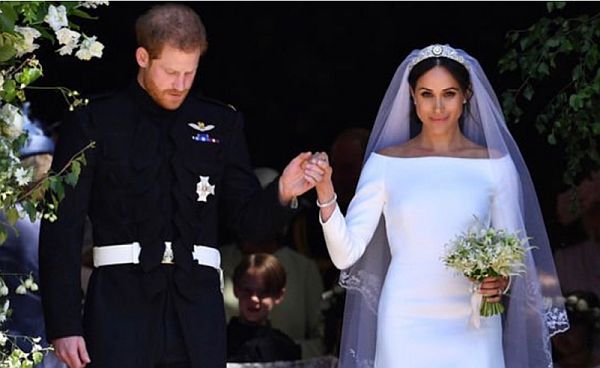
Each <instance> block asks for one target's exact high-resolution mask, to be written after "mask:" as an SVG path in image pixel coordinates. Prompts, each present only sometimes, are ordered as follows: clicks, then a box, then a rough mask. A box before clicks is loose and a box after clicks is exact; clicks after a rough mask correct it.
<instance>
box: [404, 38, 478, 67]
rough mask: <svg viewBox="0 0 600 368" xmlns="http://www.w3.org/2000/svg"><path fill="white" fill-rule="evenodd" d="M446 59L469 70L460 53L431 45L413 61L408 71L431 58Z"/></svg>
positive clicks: (443, 46)
mask: <svg viewBox="0 0 600 368" xmlns="http://www.w3.org/2000/svg"><path fill="white" fill-rule="evenodd" d="M437 57H445V58H448V59H452V60H454V61H457V62H459V63H461V64H462V65H463V66H464V67H465V68H467V69H468V68H469V67H468V65H467V63H466V62H465V58H464V57H462V56H460V55H459V54H458V52H457V51H456V50H455V49H453V48H452V47H450V46H448V45H439V44H435V45H430V46H427V47H425V48H424V49H422V50H421V51H419V53H418V54H417V56H416V57H415V58H414V59H412V61H411V62H410V64H409V65H408V69H412V67H413V66H415V65H417V64H418V63H420V62H421V61H423V60H425V59H429V58H437Z"/></svg>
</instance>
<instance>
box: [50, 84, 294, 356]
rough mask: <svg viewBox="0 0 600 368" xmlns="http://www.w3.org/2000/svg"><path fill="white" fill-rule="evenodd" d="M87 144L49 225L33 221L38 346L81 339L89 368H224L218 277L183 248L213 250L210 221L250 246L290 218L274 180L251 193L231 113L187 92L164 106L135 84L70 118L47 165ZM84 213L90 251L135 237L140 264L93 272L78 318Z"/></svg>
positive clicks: (239, 130) (252, 180) (239, 131)
mask: <svg viewBox="0 0 600 368" xmlns="http://www.w3.org/2000/svg"><path fill="white" fill-rule="evenodd" d="M90 141H95V142H96V147H95V148H93V149H90V150H88V151H86V153H85V155H86V159H87V165H86V166H85V167H84V168H83V169H82V171H81V175H80V178H79V182H78V184H77V186H76V187H75V188H70V189H68V190H67V191H66V196H65V198H64V200H63V201H62V202H61V203H60V206H59V211H58V220H57V221H56V222H53V223H50V222H44V223H43V224H42V230H41V235H40V273H41V291H42V301H43V305H44V311H45V317H46V325H47V336H48V339H55V338H58V337H65V336H72V335H82V336H84V337H85V340H86V344H87V348H88V352H89V353H90V358H91V360H92V364H91V367H97V368H115V367H123V368H127V367H131V368H138V367H140V368H142V367H143V368H146V367H155V365H156V364H157V363H159V362H160V361H159V360H160V359H162V360H163V362H166V363H169V362H170V360H172V361H173V362H177V361H178V359H179V360H180V359H182V357H183V359H184V360H188V361H189V362H190V364H191V367H211V368H212V367H224V366H225V355H226V348H225V341H226V337H225V316H224V310H223V298H222V294H221V291H220V280H219V273H218V272H217V271H216V270H215V269H214V268H211V267H207V266H201V265H199V264H198V263H196V262H195V261H194V259H193V258H192V248H193V246H194V245H204V246H208V247H216V246H217V234H218V228H219V220H223V221H226V223H227V224H228V225H229V228H231V229H233V230H234V231H236V232H237V233H238V234H239V235H240V236H241V237H243V238H246V239H254V240H256V241H260V240H262V239H263V238H264V237H266V236H267V235H268V234H270V233H272V232H274V231H275V230H276V229H277V228H279V227H280V226H281V225H282V224H283V223H284V222H285V221H287V219H289V218H290V217H291V216H292V214H293V211H292V210H291V209H289V208H287V207H283V206H281V205H280V203H279V201H278V194H277V193H278V187H277V181H275V182H274V183H273V184H272V185H270V186H269V187H267V188H266V189H265V190H261V189H260V185H259V183H258V180H257V179H256V177H255V176H254V174H253V171H252V167H251V164H250V160H249V157H248V152H247V147H246V142H245V138H244V132H243V120H242V116H241V114H240V113H239V112H236V111H235V110H233V109H232V108H230V107H228V106H225V105H223V104H220V103H216V102H213V101H209V100H206V99H203V98H200V97H198V96H194V95H192V94H190V95H188V97H187V99H186V100H185V101H184V103H183V104H182V105H181V106H180V107H179V108H178V109H177V110H165V109H162V108H161V107H159V106H158V105H157V104H156V103H155V102H154V101H153V100H152V99H151V97H150V96H149V95H148V94H147V93H146V92H145V90H143V89H142V88H141V87H140V86H139V84H138V83H137V82H133V83H132V84H131V85H130V86H129V87H127V88H126V89H124V90H122V91H120V92H117V93H115V94H113V95H110V96H108V97H105V98H102V99H99V100H97V101H94V102H92V103H90V105H88V106H86V107H85V108H82V109H80V110H76V112H74V113H71V114H70V116H69V117H68V119H66V120H65V123H64V124H63V128H62V130H61V133H60V136H59V142H58V143H59V144H58V146H57V149H56V152H55V156H54V161H53V170H55V171H57V170H59V169H60V168H62V167H63V166H64V165H65V164H66V163H67V162H68V160H69V159H70V158H71V157H72V156H73V154H75V153H76V152H77V151H79V150H80V149H81V148H82V147H84V146H85V145H87V144H88V143H89V142H90ZM207 185H208V187H207ZM210 186H214V188H212V190H207V188H209V189H210V188H211V187H210ZM86 215H89V217H90V219H91V221H92V224H93V232H94V234H93V239H94V245H95V246H106V245H113V244H123V243H132V242H139V243H140V246H141V253H140V256H139V259H140V263H139V264H127V265H109V266H102V267H99V268H96V269H95V270H94V272H93V274H92V276H91V279H90V286H89V288H88V294H87V297H86V302H85V311H84V318H83V323H82V318H81V297H82V295H81V288H80V281H79V280H80V264H81V245H82V237H83V229H84V222H85V217H86ZM165 241H171V242H172V249H173V253H174V257H175V264H174V265H165V264H161V261H162V257H163V252H164V249H165V243H164V242H165ZM178 322H179V323H178ZM179 330H180V331H179ZM165 341H166V343H165ZM183 345H184V346H183ZM165 357H166V358H167V359H166V361H165Z"/></svg>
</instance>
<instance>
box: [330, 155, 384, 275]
mask: <svg viewBox="0 0 600 368" xmlns="http://www.w3.org/2000/svg"><path fill="white" fill-rule="evenodd" d="M384 163H385V160H384V159H382V158H381V157H379V156H378V155H371V157H369V159H368V160H367V162H366V163H365V166H364V167H363V170H362V173H361V176H360V179H359V181H358V185H357V187H356V193H355V195H354V198H353V199H352V201H351V202H350V205H349V207H348V212H347V214H346V218H344V215H343V214H342V213H341V211H340V208H339V207H338V206H337V205H336V208H335V210H334V212H333V214H332V215H331V217H330V218H329V219H328V220H327V222H325V223H324V222H323V221H322V219H321V218H319V221H320V222H321V225H322V227H323V234H324V237H325V242H326V243H327V249H328V251H329V255H330V257H331V260H332V261H333V264H334V265H335V266H336V267H337V268H339V269H346V268H348V267H350V266H352V265H353V264H354V263H355V262H356V261H357V260H358V259H359V258H360V257H361V256H362V255H363V253H364V252H365V249H366V247H367V244H368V243H369V240H371V237H372V236H373V233H374V232H375V229H376V227H377V224H378V223H379V219H380V217H381V213H382V211H383V206H384V202H385V191H384V177H385V166H384Z"/></svg>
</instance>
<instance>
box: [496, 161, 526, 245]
mask: <svg viewBox="0 0 600 368" xmlns="http://www.w3.org/2000/svg"><path fill="white" fill-rule="evenodd" d="M497 161H498V162H497V163H495V164H494V165H495V166H497V167H495V170H494V175H497V179H496V183H497V185H496V191H495V195H494V199H493V201H492V209H491V221H492V226H493V227H494V228H496V229H506V230H507V231H508V232H511V233H514V232H519V235H520V236H521V237H524V236H527V234H524V233H523V231H524V229H523V225H524V224H522V223H521V220H520V217H519V214H520V213H521V211H520V207H521V204H520V202H519V193H520V188H521V186H520V183H519V177H518V175H517V170H516V168H515V166H514V164H513V162H512V161H511V160H510V159H508V158H503V159H500V160H497Z"/></svg>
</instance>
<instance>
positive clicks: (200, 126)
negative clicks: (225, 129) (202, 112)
mask: <svg viewBox="0 0 600 368" xmlns="http://www.w3.org/2000/svg"><path fill="white" fill-rule="evenodd" d="M188 126H189V127H190V128H192V129H194V130H197V131H199V132H200V133H197V134H196V135H193V136H192V139H193V140H195V141H196V142H207V143H219V140H218V139H217V138H213V137H211V135H210V134H209V133H206V132H208V131H210V130H213V129H214V128H215V126H214V125H211V124H205V123H204V122H202V121H198V122H196V123H189V124H188Z"/></svg>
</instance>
